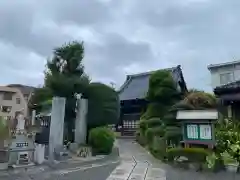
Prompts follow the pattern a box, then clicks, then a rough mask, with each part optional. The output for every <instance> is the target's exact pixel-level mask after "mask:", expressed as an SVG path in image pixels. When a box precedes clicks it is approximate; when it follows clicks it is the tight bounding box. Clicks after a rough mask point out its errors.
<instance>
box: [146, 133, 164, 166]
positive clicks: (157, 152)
mask: <svg viewBox="0 0 240 180" xmlns="http://www.w3.org/2000/svg"><path fill="white" fill-rule="evenodd" d="M166 149H167V146H166V139H165V138H164V137H157V136H155V137H154V139H153V143H152V144H151V145H150V146H149V150H150V152H151V154H152V155H153V156H154V157H155V158H157V159H160V160H162V161H165V160H166Z"/></svg>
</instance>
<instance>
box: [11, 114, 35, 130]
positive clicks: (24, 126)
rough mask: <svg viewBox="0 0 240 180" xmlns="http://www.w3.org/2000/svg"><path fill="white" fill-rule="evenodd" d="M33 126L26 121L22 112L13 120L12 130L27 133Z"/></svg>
mask: <svg viewBox="0 0 240 180" xmlns="http://www.w3.org/2000/svg"><path fill="white" fill-rule="evenodd" d="M30 126H31V123H30V121H29V120H28V119H26V118H25V117H24V115H23V113H22V112H16V115H15V118H14V119H13V125H12V129H13V130H14V131H27V130H28V128H29V127H30Z"/></svg>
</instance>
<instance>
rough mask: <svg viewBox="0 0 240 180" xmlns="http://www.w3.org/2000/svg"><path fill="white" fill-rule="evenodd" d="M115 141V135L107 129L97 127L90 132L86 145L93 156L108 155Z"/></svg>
mask: <svg viewBox="0 0 240 180" xmlns="http://www.w3.org/2000/svg"><path fill="white" fill-rule="evenodd" d="M114 141H115V135H114V132H113V131H112V130H110V129H109V128H107V127H97V128H93V129H91V130H90V133H89V141H88V144H89V145H90V146H91V147H92V150H93V154H110V153H111V152H112V148H113V145H114Z"/></svg>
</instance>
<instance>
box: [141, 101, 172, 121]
mask: <svg viewBox="0 0 240 180" xmlns="http://www.w3.org/2000/svg"><path fill="white" fill-rule="evenodd" d="M167 109H168V106H166V105H165V104H161V103H159V102H150V103H149V104H148V106H147V110H146V112H145V113H144V118H145V119H150V118H156V117H159V118H161V117H163V116H164V115H165V113H166V111H167Z"/></svg>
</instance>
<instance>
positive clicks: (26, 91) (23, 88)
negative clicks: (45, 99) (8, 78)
mask: <svg viewBox="0 0 240 180" xmlns="http://www.w3.org/2000/svg"><path fill="white" fill-rule="evenodd" d="M7 86H8V87H13V88H17V89H19V90H20V91H21V92H22V93H23V95H30V94H31V93H32V92H33V91H34V89H35V87H32V86H25V85H22V84H9V85H7Z"/></svg>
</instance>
